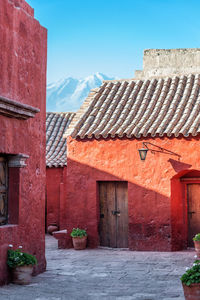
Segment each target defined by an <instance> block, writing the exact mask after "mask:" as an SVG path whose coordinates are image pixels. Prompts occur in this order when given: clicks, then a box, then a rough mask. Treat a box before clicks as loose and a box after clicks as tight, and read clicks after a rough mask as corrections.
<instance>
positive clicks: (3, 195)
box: [0, 157, 8, 225]
mask: <svg viewBox="0 0 200 300" xmlns="http://www.w3.org/2000/svg"><path fill="white" fill-rule="evenodd" d="M7 190H8V171H7V162H6V160H5V158H3V157H0V225H2V224H6V223H7V215H8V201H7V198H8V195H7Z"/></svg>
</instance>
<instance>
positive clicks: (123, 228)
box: [99, 181, 128, 248]
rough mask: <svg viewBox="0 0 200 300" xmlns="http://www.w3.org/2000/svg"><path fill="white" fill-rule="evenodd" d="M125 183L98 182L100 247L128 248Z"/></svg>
mask: <svg viewBox="0 0 200 300" xmlns="http://www.w3.org/2000/svg"><path fill="white" fill-rule="evenodd" d="M127 186H128V185H127V182H121V181H118V182H117V181H104V182H99V199H100V228H99V231H100V232H99V234H100V245H101V246H105V247H112V248H127V247H128V197H127Z"/></svg>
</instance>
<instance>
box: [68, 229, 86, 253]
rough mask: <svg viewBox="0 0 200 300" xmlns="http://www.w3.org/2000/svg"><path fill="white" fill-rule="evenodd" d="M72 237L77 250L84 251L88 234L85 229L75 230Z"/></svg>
mask: <svg viewBox="0 0 200 300" xmlns="http://www.w3.org/2000/svg"><path fill="white" fill-rule="evenodd" d="M71 237H72V243H73V246H74V249H75V250H83V249H85V248H86V243H87V233H86V230H85V229H80V228H73V230H72V232H71Z"/></svg>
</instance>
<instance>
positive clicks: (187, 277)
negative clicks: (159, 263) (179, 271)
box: [181, 259, 200, 286]
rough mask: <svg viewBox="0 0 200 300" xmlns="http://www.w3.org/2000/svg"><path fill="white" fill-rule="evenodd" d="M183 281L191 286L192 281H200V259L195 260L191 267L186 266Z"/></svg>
mask: <svg viewBox="0 0 200 300" xmlns="http://www.w3.org/2000/svg"><path fill="white" fill-rule="evenodd" d="M181 281H182V283H184V284H185V285H187V286H190V285H191V284H192V283H200V260H198V259H197V260H195V261H194V263H193V265H192V267H191V268H186V272H185V273H184V274H183V275H182V277H181Z"/></svg>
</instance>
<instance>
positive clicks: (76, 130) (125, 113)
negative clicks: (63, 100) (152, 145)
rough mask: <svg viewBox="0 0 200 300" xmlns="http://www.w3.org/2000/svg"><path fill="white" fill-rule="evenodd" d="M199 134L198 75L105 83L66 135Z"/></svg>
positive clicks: (199, 100)
mask: <svg viewBox="0 0 200 300" xmlns="http://www.w3.org/2000/svg"><path fill="white" fill-rule="evenodd" d="M198 133H200V75H193V74H191V75H187V76H181V77H177V76H176V77H172V78H169V77H168V78H160V79H156V78H153V79H150V80H137V81H136V80H122V81H107V82H104V83H103V85H102V86H101V87H100V88H99V89H96V90H92V91H91V93H90V94H89V96H88V98H87V99H86V101H85V103H84V104H83V106H82V107H81V109H80V111H78V113H77V114H76V117H75V118H74V120H73V121H72V123H71V124H70V126H69V128H68V130H67V131H66V133H65V136H69V135H71V136H72V137H73V138H77V137H80V138H81V139H83V138H92V137H95V138H97V139H98V138H101V137H102V138H107V137H111V138H114V137H127V138H132V137H134V138H140V137H147V136H152V137H155V136H164V135H167V136H169V137H170V136H175V137H178V136H180V135H183V136H185V137H187V136H189V135H192V136H196V135H197V134H198Z"/></svg>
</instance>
